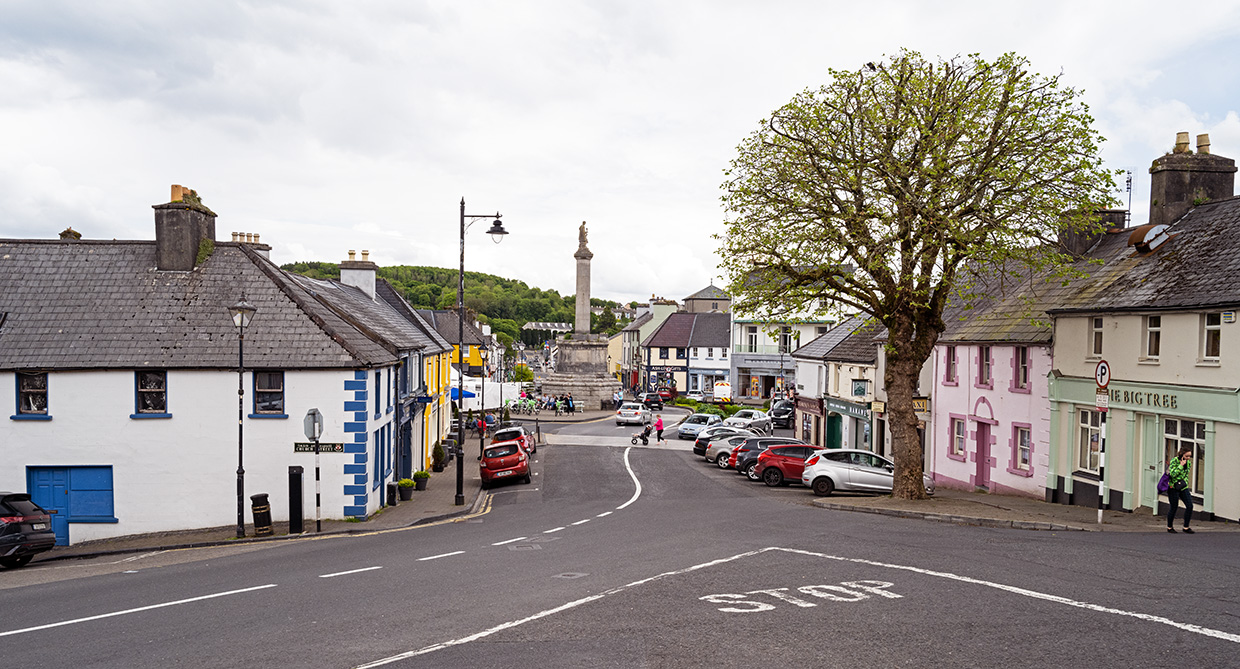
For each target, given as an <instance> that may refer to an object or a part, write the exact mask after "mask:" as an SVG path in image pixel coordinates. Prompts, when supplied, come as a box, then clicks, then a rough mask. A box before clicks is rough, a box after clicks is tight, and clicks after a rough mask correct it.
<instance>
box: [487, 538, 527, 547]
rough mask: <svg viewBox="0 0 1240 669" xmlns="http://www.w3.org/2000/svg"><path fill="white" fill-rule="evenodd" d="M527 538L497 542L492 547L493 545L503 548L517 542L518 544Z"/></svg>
mask: <svg viewBox="0 0 1240 669" xmlns="http://www.w3.org/2000/svg"><path fill="white" fill-rule="evenodd" d="M527 538H528V537H517V538H516V539H509V540H507V541H497V542H495V543H493V544H491V545H492V546H503V545H504V544H512V543H516V542H518V541H521V540H523V539H527Z"/></svg>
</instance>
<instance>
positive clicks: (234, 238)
mask: <svg viewBox="0 0 1240 669" xmlns="http://www.w3.org/2000/svg"><path fill="white" fill-rule="evenodd" d="M232 235H233V241H234V242H235V241H237V233H235V232H234V233H232Z"/></svg>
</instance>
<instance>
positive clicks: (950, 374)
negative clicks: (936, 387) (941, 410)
mask: <svg viewBox="0 0 1240 669" xmlns="http://www.w3.org/2000/svg"><path fill="white" fill-rule="evenodd" d="M943 358H944V361H943V383H947V384H952V385H955V383H956V347H955V346H948V347H947V353H946V354H945V355H944V356H943Z"/></svg>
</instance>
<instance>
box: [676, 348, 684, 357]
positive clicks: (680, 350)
mask: <svg viewBox="0 0 1240 669" xmlns="http://www.w3.org/2000/svg"><path fill="white" fill-rule="evenodd" d="M676 359H677V360H684V359H685V349H683V348H678V349H676Z"/></svg>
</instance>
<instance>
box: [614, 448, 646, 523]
mask: <svg viewBox="0 0 1240 669" xmlns="http://www.w3.org/2000/svg"><path fill="white" fill-rule="evenodd" d="M632 450H633V447H632V446H630V447H628V448H626V449H624V468H625V469H627V470H629V476H630V477H631V478H632V479H633V485H635V486H637V489H636V490H634V491H633V496H632V497H630V498H629V501H627V502H625V503H624V504H621V505H620V506H617V507H616V511H619V510H620V509H623V508H624V507H626V506H628V505H630V504H632V503H633V502H636V501H637V498H638V497H641V496H642V482H641V481H638V480H637V474H635V473H634V472H633V465H631V464H629V453H630V452H631V451H632Z"/></svg>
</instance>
